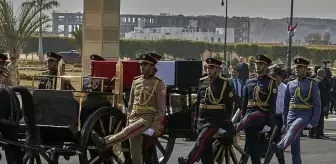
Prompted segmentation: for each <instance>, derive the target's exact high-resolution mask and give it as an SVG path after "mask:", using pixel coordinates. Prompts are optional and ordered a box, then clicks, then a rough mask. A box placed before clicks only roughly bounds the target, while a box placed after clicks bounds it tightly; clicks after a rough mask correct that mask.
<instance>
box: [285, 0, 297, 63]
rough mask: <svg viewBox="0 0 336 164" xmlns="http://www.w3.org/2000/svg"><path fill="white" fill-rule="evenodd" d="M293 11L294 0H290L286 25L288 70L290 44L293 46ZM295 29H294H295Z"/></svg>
mask: <svg viewBox="0 0 336 164" xmlns="http://www.w3.org/2000/svg"><path fill="white" fill-rule="evenodd" d="M293 10H294V0H291V11H290V21H289V25H288V27H289V28H288V30H289V31H288V33H289V40H288V50H287V62H286V64H287V65H286V66H287V68H290V67H291V65H292V63H291V62H292V44H293V35H294V31H293V30H294V29H292V28H293ZM295 28H296V27H295Z"/></svg>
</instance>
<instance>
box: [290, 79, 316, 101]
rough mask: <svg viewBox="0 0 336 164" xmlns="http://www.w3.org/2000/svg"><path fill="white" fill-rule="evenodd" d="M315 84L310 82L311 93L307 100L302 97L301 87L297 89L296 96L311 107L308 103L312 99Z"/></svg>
mask: <svg viewBox="0 0 336 164" xmlns="http://www.w3.org/2000/svg"><path fill="white" fill-rule="evenodd" d="M313 82H314V81H310V85H309V92H308V95H307V97H306V98H305V97H304V96H302V94H301V88H300V87H297V88H296V89H295V93H294V96H296V97H298V98H299V99H300V100H301V101H302V102H303V103H304V104H306V105H310V104H309V103H308V102H307V101H308V100H309V99H310V98H311V95H312V88H313Z"/></svg>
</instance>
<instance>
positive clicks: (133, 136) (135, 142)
mask: <svg viewBox="0 0 336 164" xmlns="http://www.w3.org/2000/svg"><path fill="white" fill-rule="evenodd" d="M151 123H152V121H147V120H144V119H139V120H137V121H133V122H132V121H130V124H129V125H127V126H126V127H125V128H124V129H123V130H121V131H120V132H119V133H117V134H114V135H110V136H106V137H105V138H104V139H105V143H106V144H107V145H111V144H115V143H119V142H123V141H125V140H127V139H129V141H130V152H131V156H132V162H133V164H143V157H142V143H143V135H142V134H143V132H145V131H146V130H147V129H148V127H149V126H150V125H151Z"/></svg>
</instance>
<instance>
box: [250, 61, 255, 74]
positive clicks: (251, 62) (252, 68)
mask: <svg viewBox="0 0 336 164" xmlns="http://www.w3.org/2000/svg"><path fill="white" fill-rule="evenodd" d="M254 64H255V59H254V57H251V58H250V60H249V70H250V72H251V73H254V72H255V65H254Z"/></svg>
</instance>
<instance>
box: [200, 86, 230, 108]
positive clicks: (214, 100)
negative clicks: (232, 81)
mask: <svg viewBox="0 0 336 164" xmlns="http://www.w3.org/2000/svg"><path fill="white" fill-rule="evenodd" d="M226 86H227V81H224V83H223V88H222V91H221V94H220V97H219V99H218V100H216V98H215V96H214V95H213V93H212V90H211V87H210V85H209V87H208V88H207V89H206V90H205V95H206V96H208V98H209V101H210V102H211V103H212V104H218V103H219V102H220V101H221V100H222V99H223V96H224V91H225V89H226Z"/></svg>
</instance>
